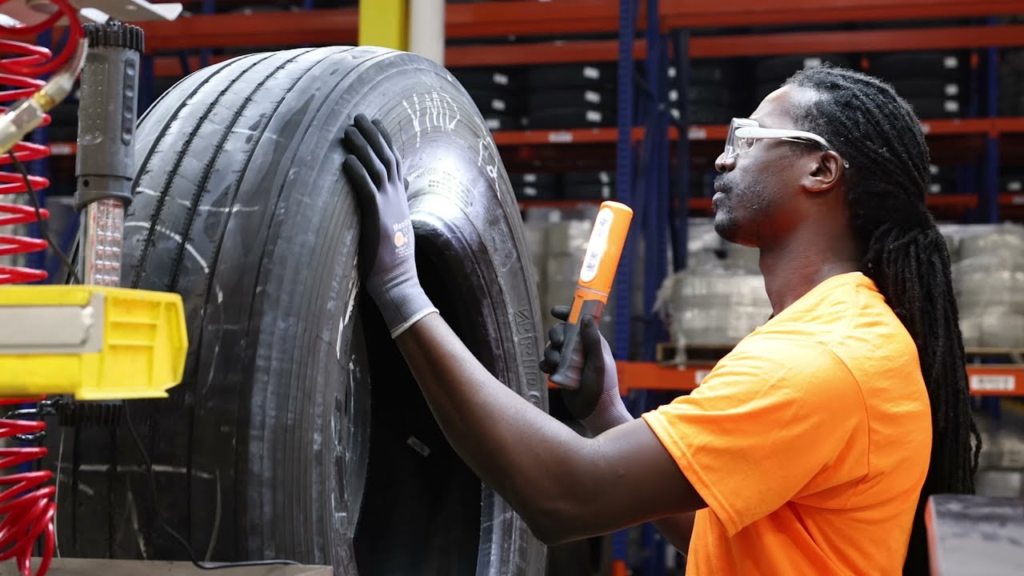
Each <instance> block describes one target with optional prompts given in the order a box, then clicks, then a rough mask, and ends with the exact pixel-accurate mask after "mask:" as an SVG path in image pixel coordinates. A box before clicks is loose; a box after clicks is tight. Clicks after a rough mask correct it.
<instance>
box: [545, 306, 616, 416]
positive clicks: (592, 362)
mask: <svg viewBox="0 0 1024 576" xmlns="http://www.w3.org/2000/svg"><path fill="white" fill-rule="evenodd" d="M569 310H570V309H569V307H568V306H555V307H554V308H553V309H552V310H551V315H552V316H554V317H555V318H557V319H559V320H562V322H561V323H559V324H556V325H555V326H554V327H553V328H551V330H549V331H548V340H549V341H548V345H547V347H546V348H545V349H544V359H543V360H541V363H540V369H541V370H542V371H544V372H546V373H548V374H551V373H553V372H554V371H555V370H557V369H558V363H559V361H560V360H561V357H562V346H563V345H564V344H565V326H566V324H565V323H566V321H568V319H569ZM579 338H580V343H581V345H582V346H583V372H582V375H581V377H580V387H579V389H578V390H572V391H570V390H563V391H562V398H563V399H564V400H565V403H566V406H568V408H569V411H570V412H572V415H573V416H574V417H576V419H577V420H579V421H580V422H582V423H583V425H584V426H586V427H587V430H589V431H590V433H591V434H595V435H597V434H601V433H602V432H605V431H606V430H609V429H611V428H614V427H616V426H618V425H620V424H625V423H626V422H631V421H632V420H633V416H632V415H631V414H630V413H629V411H628V410H626V405H625V404H623V403H622V397H621V396H620V395H619V377H618V374H617V373H616V371H615V359H614V358H613V357H612V350H611V347H610V346H608V341H606V340H605V339H604V337H603V336H601V332H600V331H599V330H598V329H597V322H595V321H594V318H593V317H592V316H586V317H584V318H583V322H582V323H581V325H580V336H579Z"/></svg>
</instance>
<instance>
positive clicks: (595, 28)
mask: <svg viewBox="0 0 1024 576" xmlns="http://www.w3.org/2000/svg"><path fill="white" fill-rule="evenodd" d="M190 4H191V5H192V6H195V5H199V6H200V9H201V13H200V14H196V15H194V16H192V17H189V18H181V19H178V20H176V21H174V22H149V23H144V24H143V25H142V27H143V28H144V29H145V33H146V44H147V46H146V48H147V51H148V53H149V55H148V56H147V57H146V58H145V59H144V63H143V74H144V83H143V87H144V88H143V91H144V96H146V93H145V91H146V90H147V87H148V90H149V92H148V94H149V95H150V97H149V99H148V100H147V99H145V98H144V99H143V102H140V104H143V103H146V102H151V101H152V96H151V95H152V89H153V79H154V78H155V77H167V76H175V77H178V76H182V75H184V74H187V73H189V72H191V71H194V70H196V69H198V68H199V67H202V66H206V65H209V64H212V63H217V62H220V61H222V60H225V59H227V58H228V57H226V56H215V55H212V53H211V49H216V48H234V47H243V46H257V45H264V46H265V45H276V46H282V45H295V46H299V45H317V44H355V43H356V41H357V30H358V10H357V9H355V8H338V9H317V10H309V8H311V7H312V2H311V0H304V2H303V7H304V8H306V10H304V11H298V12H286V13H270V14H259V13H257V14H250V15H240V14H215V13H214V7H215V6H214V0H201V1H200V2H195V1H192V2H190ZM527 8H528V9H527ZM1021 11H1022V9H1021V5H1020V0H980V1H978V2H974V3H968V2H964V1H963V0H779V1H776V2H771V3H766V2H763V1H761V0H717V1H716V2H714V3H695V2H690V1H687V0H558V1H557V2H551V3H537V2H535V1H526V0H524V1H523V2H507V1H506V2H486V3H480V4H453V5H449V6H448V7H447V11H446V30H447V36H448V38H451V39H470V38H488V37H499V36H509V35H521V36H530V35H542V34H565V35H579V34H595V33H599V34H607V35H609V36H610V35H613V34H618V39H617V40H613V39H608V40H580V41H569V42H559V43H552V42H534V43H527V44H515V45H481V46H452V47H449V48H448V49H447V50H446V65H447V66H448V67H450V68H459V67H469V66H507V65H531V64H553V63H572V62H617V63H618V70H619V80H618V81H619V85H618V96H619V98H618V100H619V110H618V126H617V128H599V129H580V130H558V131H515V132H497V133H495V134H494V140H495V143H496V144H498V145H499V146H500V147H502V148H503V149H515V148H516V147H530V146H541V145H543V146H552V145H554V146H572V145H576V144H608V145H611V144H613V143H614V144H615V146H616V156H615V157H616V171H617V199H618V200H620V201H623V202H626V203H627V204H630V205H632V206H634V207H635V208H636V209H637V215H638V218H637V219H636V223H637V224H638V225H637V226H635V227H634V229H635V230H636V231H637V233H634V234H632V235H631V240H630V242H631V244H635V243H636V242H637V240H638V239H639V237H641V236H642V237H643V239H644V240H645V246H644V248H645V255H646V258H645V263H646V267H645V274H644V281H645V294H644V302H645V306H646V307H647V309H650V306H651V304H652V303H653V295H654V291H655V290H656V289H657V287H658V286H660V284H661V281H662V280H663V279H664V276H665V274H666V271H667V270H666V269H667V263H665V262H664V261H663V258H664V255H665V254H666V252H667V250H666V248H667V246H668V245H671V246H672V248H673V251H672V253H673V261H672V267H673V269H675V270H680V269H684V268H685V267H686V265H687V262H686V254H687V250H686V243H687V230H686V223H687V218H688V216H689V215H690V213H691V212H692V213H704V214H706V213H708V212H709V211H710V200H708V199H704V198H691V197H690V193H689V189H688V186H689V174H688V170H689V155H690V143H691V142H693V141H700V140H712V141H719V140H724V138H725V127H724V126H691V125H690V124H689V122H688V121H687V120H688V114H687V99H686V98H685V97H682V98H680V101H679V103H678V105H679V107H680V112H681V121H680V122H679V127H677V126H674V125H671V124H670V116H669V114H668V111H667V110H666V109H665V108H666V102H667V98H666V95H667V91H668V89H669V86H668V78H666V76H665V74H664V70H665V68H666V66H665V64H666V63H667V62H669V61H670V59H671V61H673V62H674V64H675V66H676V68H677V75H676V79H675V84H674V86H673V87H674V88H675V89H676V90H678V91H679V94H680V95H685V94H686V93H687V88H688V85H689V83H688V80H689V78H688V76H689V74H688V70H689V65H690V61H691V59H701V58H721V57H743V56H767V55H792V54H804V53H814V52H819V53H820V52H858V53H865V52H879V51H905V50H940V49H972V50H980V51H982V52H983V55H984V61H985V64H986V70H987V75H986V76H985V77H984V78H983V79H979V82H974V84H975V87H977V85H978V84H980V83H981V81H983V82H984V84H985V85H986V87H987V95H988V96H987V101H986V102H984V103H981V104H983V106H981V108H983V111H982V113H981V115H980V116H978V117H969V118H965V119H961V120H927V119H926V120H925V121H924V122H923V128H924V130H925V132H926V134H928V136H929V138H935V137H939V136H942V137H951V138H952V137H955V138H962V139H963V140H962V141H960V143H959V144H958V145H961V146H963V147H964V149H965V150H967V151H968V152H970V154H972V155H974V157H976V158H980V159H981V163H980V165H981V166H982V168H983V171H982V174H983V178H982V179H981V183H982V186H981V187H980V188H979V189H977V190H973V191H970V192H971V193H965V194H955V195H948V196H934V197H931V198H929V205H930V206H932V208H933V209H935V210H936V211H937V212H942V213H943V214H953V215H959V216H961V217H963V216H970V217H971V218H972V219H973V220H975V221H983V222H995V221H997V220H998V218H999V217H1000V214H1004V215H1005V214H1009V213H1011V212H1013V211H1014V209H1015V207H1017V206H1020V205H1022V204H1024V196H1016V195H1010V194H1001V193H1000V192H1002V191H1000V190H999V189H998V185H999V179H998V166H999V154H1000V143H1001V137H1002V136H1003V135H1005V134H1024V118H1000V117H998V115H997V111H996V110H997V109H996V106H997V104H998V78H997V75H996V73H995V66H994V64H995V63H996V60H997V57H998V50H997V49H998V48H1003V47H1020V46H1024V25H999V24H996V23H995V21H994V20H993V19H991V17H993V16H1000V15H1006V14H1014V13H1020V12H1021ZM623 15H625V17H623ZM948 18H990V20H989V21H988V22H987V23H986V24H985V25H970V26H945V27H935V28H907V29H884V30H880V29H861V30H840V31H817V32H779V33H758V34H728V35H719V36H692V35H691V31H692V30H698V29H702V28H710V27H732V28H737V27H745V26H771V25H796V24H801V25H811V24H828V23H840V22H842V23H853V24H866V23H871V22H880V21H892V20H909V19H948ZM638 32H642V36H638ZM55 36H56V37H59V34H56V35H55ZM195 51H199V53H198V54H195V53H194V52H195ZM174 52H177V54H176V55H167V54H168V53H174ZM189 52H192V53H191V54H190V53H189ZM153 54H159V55H158V56H154V55H153ZM641 60H643V61H645V68H646V71H647V79H646V83H645V85H646V88H645V90H644V91H643V92H640V91H638V87H637V83H636V81H635V76H634V75H635V64H636V62H637V61H641ZM635 103H640V104H641V106H640V108H639V109H640V112H641V114H640V117H638V118H635V117H634V111H635V110H636V109H637V107H636V106H634V104H635ZM975 111H977V110H975ZM635 120H641V121H642V125H641V124H640V123H638V122H635ZM681 134H685V137H684V138H680V135H681ZM673 142H675V143H676V147H675V154H676V157H675V163H676V165H677V168H676V169H677V170H678V179H677V185H676V187H675V188H674V189H672V190H669V178H668V174H669V170H670V166H672V164H673V162H672V158H671V157H670V150H671V145H672V143H673ZM51 145H52V147H53V154H54V155H62V154H74V153H75V146H74V144H70V143H52V144H51ZM532 204H533V205H547V206H569V205H572V204H576V202H545V203H532ZM664 206H668V207H669V210H668V211H667V212H666V211H665V210H663V209H658V207H664ZM1016 213H1017V214H1021V213H1024V212H1020V211H1018V212H1016ZM634 248H635V246H630V247H627V250H633V249H634ZM628 253H635V252H632V251H631V252H628ZM632 266H633V263H632V259H628V258H627V259H623V261H622V264H621V265H620V269H619V274H618V277H617V279H616V296H615V298H616V301H615V304H616V306H615V309H616V315H617V317H616V327H617V328H616V350H615V351H616V356H617V357H618V358H627V357H628V355H629V354H628V353H629V350H630V345H629V344H630V343H629V339H630V330H629V326H630V308H631V306H630V297H631V294H632V292H633V290H632V279H633V274H632ZM658 330H659V327H658V326H657V325H656V324H655V323H651V324H649V325H648V327H647V330H646V338H645V340H646V342H645V344H646V346H645V350H644V360H645V361H642V362H629V361H623V362H620V363H619V367H618V368H619V375H620V382H621V385H622V390H623V393H624V394H627V393H630V392H635V393H633V394H631V395H630V396H631V398H632V400H633V401H634V403H633V406H634V408H639V409H642V408H644V407H645V404H644V402H645V400H646V395H647V393H648V391H685V390H692V389H693V388H695V387H696V386H697V385H698V384H699V382H700V380H701V379H702V378H703V376H704V374H706V372H707V370H708V369H709V368H710V366H689V367H683V368H677V367H665V366H659V365H658V364H655V363H654V362H653V359H654V356H653V354H654V343H655V342H657V341H658V337H659V334H658ZM970 376H971V383H972V392H973V393H974V394H976V395H979V396H984V395H1003V396H1005V395H1018V396H1021V395H1024V368H1021V367H1020V366H1017V365H1008V366H997V365H985V366H978V367H972V368H971V369H970ZM976 384H977V385H976ZM643 539H644V542H645V544H646V545H647V546H648V549H649V550H650V551H651V553H650V554H648V555H647V561H646V562H645V574H646V575H647V576H657V575H659V574H664V563H663V562H662V560H663V558H664V554H663V548H662V546H663V544H661V543H660V541H659V540H658V539H657V538H656V537H655V536H654V534H653V530H652V529H651V528H650V527H647V528H646V529H645V531H644V534H643ZM614 553H615V559H616V564H615V573H616V574H617V575H623V574H625V573H626V568H627V564H628V554H627V547H626V541H625V537H624V535H622V534H620V535H617V537H616V539H615V552H614Z"/></svg>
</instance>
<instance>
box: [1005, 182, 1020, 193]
mask: <svg viewBox="0 0 1024 576" xmlns="http://www.w3.org/2000/svg"><path fill="white" fill-rule="evenodd" d="M1006 189H1007V190H1009V191H1010V192H1022V191H1024V180H1010V181H1009V182H1008V183H1007V184H1006Z"/></svg>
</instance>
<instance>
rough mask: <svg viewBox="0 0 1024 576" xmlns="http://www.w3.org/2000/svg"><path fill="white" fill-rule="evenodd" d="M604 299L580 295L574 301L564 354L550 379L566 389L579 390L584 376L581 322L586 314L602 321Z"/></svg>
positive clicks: (567, 327) (566, 332)
mask: <svg viewBox="0 0 1024 576" xmlns="http://www.w3.org/2000/svg"><path fill="white" fill-rule="evenodd" d="M604 306H605V302H604V300H599V299H593V300H581V299H580V297H579V295H577V297H576V299H575V300H574V301H573V307H572V312H571V313H570V315H569V322H568V324H566V326H565V341H564V343H563V344H562V355H561V357H560V358H559V362H558V368H557V369H556V370H555V372H554V373H553V374H551V377H550V378H549V380H550V381H551V383H552V384H554V385H555V386H558V387H559V388H564V389H566V390H578V389H579V387H580V380H581V379H582V377H583V366H584V360H585V358H584V356H583V340H582V338H580V324H581V323H582V321H583V318H584V317H586V316H593V317H594V322H600V321H601V316H602V314H604Z"/></svg>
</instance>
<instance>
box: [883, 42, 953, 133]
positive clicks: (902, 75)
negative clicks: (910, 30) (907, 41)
mask: <svg viewBox="0 0 1024 576" xmlns="http://www.w3.org/2000/svg"><path fill="white" fill-rule="evenodd" d="M969 68H970V65H969V60H968V57H967V55H966V54H964V53H960V52H900V53H895V54H880V55H875V56H870V57H869V59H868V72H869V73H870V74H871V75H873V76H877V77H879V78H881V79H883V80H885V81H887V82H889V83H891V84H892V86H893V88H895V89H896V93H897V94H899V95H900V96H902V97H903V98H905V99H906V100H907V102H908V103H909V104H910V106H911V107H912V108H913V109H914V112H915V113H916V114H917V116H918V118H922V119H928V118H960V117H962V116H963V115H964V114H965V112H966V103H967V102H966V90H965V89H964V87H965V86H966V85H967V82H966V81H967V75H968V73H969Z"/></svg>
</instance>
